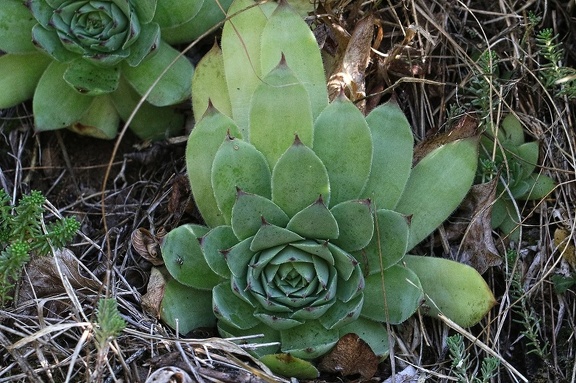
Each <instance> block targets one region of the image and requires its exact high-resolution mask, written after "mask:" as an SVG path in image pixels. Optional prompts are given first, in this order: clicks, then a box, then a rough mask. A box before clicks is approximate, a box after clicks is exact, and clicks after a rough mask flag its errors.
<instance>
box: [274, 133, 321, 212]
mask: <svg viewBox="0 0 576 383" xmlns="http://www.w3.org/2000/svg"><path fill="white" fill-rule="evenodd" d="M318 196H321V197H322V200H323V201H324V203H325V204H328V203H329V201H330V183H329V181H328V173H327V172H326V168H325V167H324V164H322V161H321V160H320V159H319V158H318V156H316V154H314V152H313V151H312V150H311V149H310V148H309V147H307V146H306V145H304V144H303V143H302V142H301V141H300V140H299V139H298V137H296V139H295V140H294V144H293V145H292V146H291V147H290V148H288V150H286V152H285V153H284V154H283V155H282V157H280V159H279V160H278V163H277V164H276V166H275V167H274V169H273V170H272V201H274V203H276V204H277V205H278V206H280V208H282V210H284V212H285V213H286V214H288V216H289V217H292V216H294V214H296V213H298V212H299V211H300V210H302V209H304V208H305V207H306V206H308V205H310V204H311V203H312V202H314V201H316V200H317V199H318Z"/></svg>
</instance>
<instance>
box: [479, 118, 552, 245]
mask: <svg viewBox="0 0 576 383" xmlns="http://www.w3.org/2000/svg"><path fill="white" fill-rule="evenodd" d="M481 143H482V147H483V151H481V154H480V158H479V164H480V166H479V170H478V173H479V175H478V178H479V182H486V181H488V180H489V179H491V178H493V177H498V176H499V177H500V180H501V182H499V183H498V187H497V196H498V197H497V199H496V201H495V202H494V205H493V206H492V227H493V228H495V229H496V228H498V229H500V230H501V231H502V233H503V234H505V235H507V236H509V237H510V238H511V239H514V240H518V239H519V236H520V230H518V228H519V225H520V224H521V221H522V216H521V214H520V211H518V210H517V208H516V202H515V201H516V200H519V201H520V200H537V199H541V198H545V197H546V196H547V195H548V194H550V192H552V190H553V189H554V187H555V186H556V183H555V182H554V180H553V179H552V178H550V177H548V176H546V175H544V174H542V173H541V172H536V166H537V164H538V157H539V150H540V148H539V145H538V142H536V141H530V142H526V140H525V137H524V129H523V128H522V125H521V123H520V121H519V120H518V118H517V117H516V116H515V115H514V114H509V115H507V116H506V117H505V118H504V120H503V121H502V124H501V126H500V128H499V129H498V130H497V132H493V131H487V132H486V135H485V136H484V137H483V138H482V140H481Z"/></svg>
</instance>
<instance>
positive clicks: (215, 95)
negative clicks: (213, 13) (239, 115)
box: [192, 0, 232, 121]
mask: <svg viewBox="0 0 576 383" xmlns="http://www.w3.org/2000/svg"><path fill="white" fill-rule="evenodd" d="M206 1H212V0H206ZM210 101H211V102H212V105H213V106H214V107H215V108H216V109H218V110H219V111H220V112H221V113H223V114H225V115H226V116H228V117H230V116H232V106H231V105H230V96H228V86H227V85H226V74H225V73H224V58H223V57H222V50H221V49H220V47H219V46H218V44H216V43H214V45H213V46H212V49H210V50H209V51H208V53H206V54H205V55H204V57H202V59H201V60H200V62H199V63H198V65H196V70H195V71H194V76H192V111H193V112H194V118H195V120H196V121H200V119H201V118H202V116H203V114H204V113H205V111H206V109H207V108H208V104H209V102H210Z"/></svg>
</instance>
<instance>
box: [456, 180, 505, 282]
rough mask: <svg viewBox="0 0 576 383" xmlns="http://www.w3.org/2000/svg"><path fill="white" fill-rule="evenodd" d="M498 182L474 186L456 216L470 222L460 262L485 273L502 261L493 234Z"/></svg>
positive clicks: (462, 246) (459, 257) (493, 181)
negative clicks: (493, 213)
mask: <svg viewBox="0 0 576 383" xmlns="http://www.w3.org/2000/svg"><path fill="white" fill-rule="evenodd" d="M497 183H498V179H497V178H494V179H493V180H492V181H490V182H487V183H483V184H479V185H473V186H472V189H470V192H469V193H468V195H467V196H466V198H465V199H464V201H463V202H462V204H461V205H460V207H459V209H458V211H457V213H456V214H455V216H456V217H461V219H462V220H464V221H470V223H469V224H468V226H467V228H466V231H465V232H464V237H463V238H462V242H461V243H460V248H459V251H458V255H457V260H458V261H459V262H461V263H465V264H467V265H469V266H472V267H473V268H475V269H476V270H477V271H478V272H479V273H480V274H483V273H484V272H486V270H488V268H489V267H492V266H498V265H500V264H501V263H502V258H501V257H500V255H499V254H498V249H497V248H496V244H495V243H494V237H493V235H492V222H491V215H492V203H493V202H494V199H495V198H496V186H497Z"/></svg>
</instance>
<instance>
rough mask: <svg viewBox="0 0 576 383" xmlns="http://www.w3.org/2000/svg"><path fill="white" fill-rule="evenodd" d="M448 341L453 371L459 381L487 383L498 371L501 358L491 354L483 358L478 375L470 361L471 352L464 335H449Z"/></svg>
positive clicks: (462, 382)
mask: <svg viewBox="0 0 576 383" xmlns="http://www.w3.org/2000/svg"><path fill="white" fill-rule="evenodd" d="M446 343H447V345H448V352H449V353H450V357H451V358H452V369H453V371H452V372H453V374H454V376H455V377H456V379H458V383H487V382H490V381H491V379H492V378H494V377H495V376H496V374H497V373H498V367H499V365H500V362H499V360H498V359H497V358H495V357H493V356H489V357H486V358H484V359H482V365H481V366H480V376H479V377H478V374H477V372H476V370H475V369H474V368H473V366H472V362H471V361H470V354H469V353H468V352H467V351H466V347H465V345H464V338H463V337H462V335H460V334H454V335H452V336H449V337H448V339H447V342H446Z"/></svg>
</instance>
